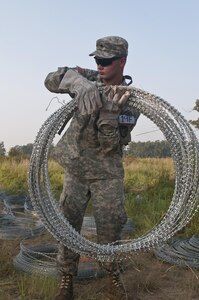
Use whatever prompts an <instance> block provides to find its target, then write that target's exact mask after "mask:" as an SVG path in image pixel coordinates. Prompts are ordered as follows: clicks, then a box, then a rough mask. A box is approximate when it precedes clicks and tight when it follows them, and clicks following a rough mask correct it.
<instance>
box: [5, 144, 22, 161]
mask: <svg viewBox="0 0 199 300" xmlns="http://www.w3.org/2000/svg"><path fill="white" fill-rule="evenodd" d="M8 156H9V157H12V158H16V157H17V158H19V157H22V152H21V149H20V146H18V145H17V146H14V147H11V148H10V150H9V151H8Z"/></svg>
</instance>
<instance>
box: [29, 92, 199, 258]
mask: <svg viewBox="0 0 199 300" xmlns="http://www.w3.org/2000/svg"><path fill="white" fill-rule="evenodd" d="M127 89H129V87H127ZM131 95H132V96H131V97H130V98H129V100H128V101H129V106H131V107H132V108H135V109H137V110H138V111H139V112H140V113H141V114H143V115H145V116H146V117H147V118H149V119H150V120H151V121H152V122H153V123H155V124H156V125H157V126H158V127H159V129H160V130H161V131H162V133H163V134H164V136H165V138H166V140H167V141H168V143H169V145H170V149H171V155H172V158H173V161H174V167H175V173H176V178H175V188H174V193H173V197H172V199H171V203H170V206H169V208H168V210H167V212H166V214H165V215H164V217H163V218H162V220H161V221H160V223H159V224H157V225H155V227H154V228H152V229H151V231H149V232H148V233H146V234H144V235H142V236H140V237H138V238H135V239H132V240H125V241H117V242H114V243H111V244H104V245H101V244H97V243H94V242H92V241H89V240H87V239H85V238H84V237H83V236H81V235H80V234H79V233H78V232H76V231H75V229H74V228H73V227H72V226H71V225H70V224H69V222H68V221H67V219H66V218H65V217H64V215H63V213H62V212H61V211H60V210H59V207H58V204H57V203H56V200H55V198H54V195H53V193H52V189H51V184H50V180H49V175H48V153H49V148H50V146H51V144H52V142H53V139H54V137H55V135H56V133H57V132H58V131H59V130H60V128H62V127H63V125H64V124H67V122H68V121H69V120H70V119H71V117H72V115H73V113H74V110H75V108H76V105H77V104H76V100H74V99H73V100H71V101H70V102H69V103H68V104H66V105H64V106H63V107H61V108H60V109H58V110H57V111H56V112H54V113H53V114H52V115H51V116H50V117H49V118H48V119H47V120H46V121H45V122H44V124H43V125H42V127H41V129H40V131H39V132H38V134H37V137H36V139H35V143H34V147H33V152H32V155H31V160H30V166H29V193H30V198H31V201H32V205H33V207H34V209H35V210H36V211H37V213H38V216H39V217H40V218H41V220H42V222H43V223H44V225H45V226H46V228H47V229H48V231H49V232H50V233H51V234H52V235H53V236H54V237H55V239H56V240H57V241H59V242H61V243H62V244H63V245H64V246H66V247H68V248H70V249H71V250H73V251H75V252H77V253H79V254H80V255H85V256H90V257H93V258H95V259H97V260H101V261H112V260H114V259H120V257H121V256H128V255H130V254H131V253H132V252H133V251H137V250H141V249H148V248H151V247H155V246H157V245H159V244H162V243H164V242H166V241H167V240H168V239H170V238H171V237H172V236H173V235H174V234H175V233H176V232H177V231H179V230H180V229H182V228H183V227H184V226H185V225H186V224H187V223H188V222H189V221H190V220H191V218H192V217H193V215H194V214H195V212H196V211H197V209H198V206H199V205H198V196H199V176H198V174H199V159H198V155H199V152H198V149H199V147H198V146H199V145H198V140H197V138H196V136H195V134H194V132H193V130H192V128H191V127H190V125H189V123H188V122H187V121H186V120H185V118H184V117H183V116H182V115H181V114H180V112H178V111H177V110H176V109H175V108H174V107H173V106H171V105H170V104H169V103H168V102H166V101H165V100H163V99H162V98H160V97H158V96H156V95H154V94H151V93H148V92H146V91H144V90H141V89H137V88H131Z"/></svg>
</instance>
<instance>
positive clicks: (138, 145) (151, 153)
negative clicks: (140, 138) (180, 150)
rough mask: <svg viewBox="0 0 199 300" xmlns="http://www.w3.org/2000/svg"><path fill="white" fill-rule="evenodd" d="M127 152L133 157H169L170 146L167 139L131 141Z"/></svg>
mask: <svg viewBox="0 0 199 300" xmlns="http://www.w3.org/2000/svg"><path fill="white" fill-rule="evenodd" d="M126 153H127V154H130V155H133V156H135V157H159V158H161V157H170V156H171V153H170V147H169V143H168V142H167V141H155V142H151V141H147V142H131V143H129V146H128V148H127V150H126Z"/></svg>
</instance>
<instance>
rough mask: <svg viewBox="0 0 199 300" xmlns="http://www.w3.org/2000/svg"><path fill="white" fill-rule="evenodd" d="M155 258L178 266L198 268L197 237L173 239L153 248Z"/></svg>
mask: <svg viewBox="0 0 199 300" xmlns="http://www.w3.org/2000/svg"><path fill="white" fill-rule="evenodd" d="M154 253H155V255H156V257H157V258H159V259H161V260H163V261H164V262H168V263H170V264H172V265H178V266H180V267H189V268H194V269H199V237H198V236H196V235H193V236H192V237H191V238H190V239H183V240H179V239H174V240H173V241H171V242H170V243H166V244H165V245H162V246H159V247H157V248H156V249H155V250H154Z"/></svg>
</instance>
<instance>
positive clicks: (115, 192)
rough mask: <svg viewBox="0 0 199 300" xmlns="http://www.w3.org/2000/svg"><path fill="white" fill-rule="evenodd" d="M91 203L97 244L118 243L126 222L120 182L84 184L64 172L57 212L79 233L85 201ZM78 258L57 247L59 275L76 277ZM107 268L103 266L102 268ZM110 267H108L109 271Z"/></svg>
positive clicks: (85, 182)
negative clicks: (59, 209)
mask: <svg viewBox="0 0 199 300" xmlns="http://www.w3.org/2000/svg"><path fill="white" fill-rule="evenodd" d="M90 199H91V201H92V207H93V215H94V218H95V222H96V230H97V241H98V243H101V244H105V243H109V242H114V241H117V240H120V238H121V231H122V227H123V225H124V224H125V223H126V221H127V215H126V212H125V209H124V187H123V178H115V179H103V180H88V179H84V178H77V177H76V176H74V175H73V174H71V173H69V172H68V171H67V170H65V178H64V185H63V191H62V194H61V197H60V208H61V210H62V211H63V213H64V215H65V217H66V218H67V220H68V221H69V223H70V224H71V225H72V226H73V227H74V228H75V229H76V231H78V232H80V231H81V227H82V223H83V218H84V214H85V210H86V207H87V204H88V201H89V200H90ZM78 263H79V255H78V254H77V253H74V252H73V251H71V250H70V249H68V248H67V247H65V246H63V245H62V244H61V243H59V245H58V255H57V266H58V270H59V271H60V273H67V274H73V275H77V270H78ZM106 268H107V266H106ZM112 268H113V264H112V265H111V266H110V269H111V270H112Z"/></svg>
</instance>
